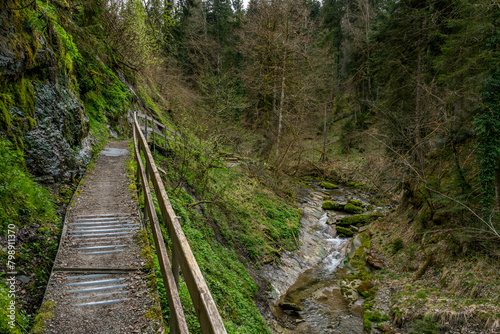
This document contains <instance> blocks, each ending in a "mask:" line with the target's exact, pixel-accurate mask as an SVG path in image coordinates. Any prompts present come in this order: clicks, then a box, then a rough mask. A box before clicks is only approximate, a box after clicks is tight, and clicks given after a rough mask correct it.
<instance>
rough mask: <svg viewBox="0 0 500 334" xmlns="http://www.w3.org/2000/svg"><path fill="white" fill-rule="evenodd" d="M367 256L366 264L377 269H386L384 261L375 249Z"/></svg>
mask: <svg viewBox="0 0 500 334" xmlns="http://www.w3.org/2000/svg"><path fill="white" fill-rule="evenodd" d="M367 255H368V256H367V257H366V262H367V263H368V264H369V265H371V266H372V267H374V268H375V269H384V268H385V267H386V265H385V262H384V259H383V258H382V256H381V255H380V254H378V253H377V252H376V251H375V250H374V249H370V250H369V251H368V253H367Z"/></svg>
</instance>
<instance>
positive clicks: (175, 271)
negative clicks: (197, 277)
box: [172, 216, 181, 288]
mask: <svg viewBox="0 0 500 334" xmlns="http://www.w3.org/2000/svg"><path fill="white" fill-rule="evenodd" d="M175 219H176V220H177V223H179V226H180V225H181V217H179V216H176V217H175ZM179 269H180V266H179V257H178V256H177V252H176V251H175V248H174V247H172V273H173V274H174V280H175V284H176V285H177V288H179Z"/></svg>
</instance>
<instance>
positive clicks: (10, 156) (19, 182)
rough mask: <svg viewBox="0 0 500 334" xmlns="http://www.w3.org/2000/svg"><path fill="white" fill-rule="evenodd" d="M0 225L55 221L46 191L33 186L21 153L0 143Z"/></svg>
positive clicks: (3, 229)
mask: <svg viewBox="0 0 500 334" xmlns="http://www.w3.org/2000/svg"><path fill="white" fill-rule="evenodd" d="M0 176H1V177H0V226H1V229H2V231H1V232H0V233H1V234H3V235H5V234H6V233H7V225H8V224H15V225H16V226H17V227H18V228H21V227H23V226H24V225H26V224H34V223H42V224H43V223H47V222H50V223H52V222H53V221H54V220H56V216H55V212H54V204H53V200H52V198H51V196H50V195H49V193H48V191H47V190H45V189H44V188H42V187H40V186H39V185H37V184H36V183H35V182H34V181H33V180H32V178H31V176H30V175H29V174H28V172H27V171H26V169H25V167H24V158H23V155H22V153H20V152H18V151H16V150H15V149H14V148H13V145H12V144H11V143H9V142H8V141H5V140H0Z"/></svg>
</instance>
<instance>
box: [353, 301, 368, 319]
mask: <svg viewBox="0 0 500 334" xmlns="http://www.w3.org/2000/svg"><path fill="white" fill-rule="evenodd" d="M364 302H365V300H364V299H359V300H357V301H356V302H355V303H354V304H352V305H351V312H352V313H353V314H355V315H357V316H358V317H360V318H362V317H363V303H364Z"/></svg>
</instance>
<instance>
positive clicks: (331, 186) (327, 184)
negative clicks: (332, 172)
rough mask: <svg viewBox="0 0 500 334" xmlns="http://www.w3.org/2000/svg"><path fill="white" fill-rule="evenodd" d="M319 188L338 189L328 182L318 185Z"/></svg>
mask: <svg viewBox="0 0 500 334" xmlns="http://www.w3.org/2000/svg"><path fill="white" fill-rule="evenodd" d="M320 186H321V187H323V188H326V189H338V187H339V186H338V185H336V184H333V183H330V182H325V181H323V182H321V184H320Z"/></svg>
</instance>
